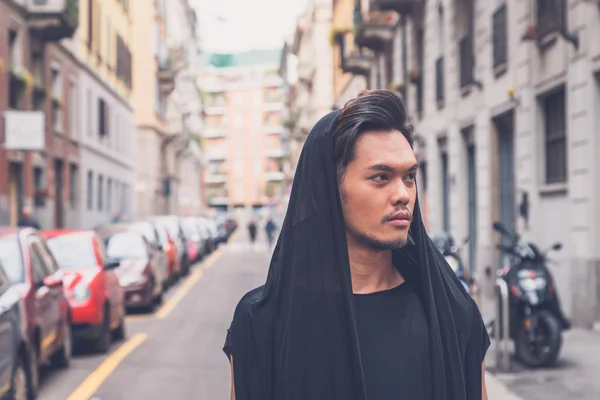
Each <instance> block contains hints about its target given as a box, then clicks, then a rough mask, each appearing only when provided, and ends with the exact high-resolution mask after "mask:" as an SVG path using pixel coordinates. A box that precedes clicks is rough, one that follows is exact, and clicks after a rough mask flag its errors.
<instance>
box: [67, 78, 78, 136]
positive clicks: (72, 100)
mask: <svg viewBox="0 0 600 400" xmlns="http://www.w3.org/2000/svg"><path fill="white" fill-rule="evenodd" d="M78 109H79V103H78V102H77V87H76V86H75V84H74V83H73V82H71V83H70V85H69V135H70V136H71V137H76V135H77V134H78V132H77V114H78Z"/></svg>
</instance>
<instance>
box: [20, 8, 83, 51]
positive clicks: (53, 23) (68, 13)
mask: <svg viewBox="0 0 600 400" xmlns="http://www.w3.org/2000/svg"><path fill="white" fill-rule="evenodd" d="M25 1H26V5H27V11H28V12H29V16H30V19H29V21H28V25H29V28H30V29H31V30H33V31H36V32H38V33H39V37H40V38H42V40H45V41H59V40H61V39H64V38H69V37H72V36H73V34H74V33H75V31H76V30H77V27H78V26H79V0H25Z"/></svg>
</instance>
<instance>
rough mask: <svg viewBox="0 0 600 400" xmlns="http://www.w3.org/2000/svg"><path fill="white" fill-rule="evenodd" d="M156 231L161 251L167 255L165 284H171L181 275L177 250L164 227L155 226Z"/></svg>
mask: <svg viewBox="0 0 600 400" xmlns="http://www.w3.org/2000/svg"><path fill="white" fill-rule="evenodd" d="M156 230H157V231H158V236H159V237H160V243H161V244H162V247H163V251H164V252H165V254H166V255H167V283H168V284H172V283H174V282H176V281H177V279H179V276H180V275H181V259H180V257H179V250H178V249H177V246H176V245H175V240H173V238H172V237H171V235H170V234H169V231H168V230H167V228H166V227H165V226H164V225H161V224H156Z"/></svg>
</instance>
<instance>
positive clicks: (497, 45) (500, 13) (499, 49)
mask: <svg viewBox="0 0 600 400" xmlns="http://www.w3.org/2000/svg"><path fill="white" fill-rule="evenodd" d="M506 16H507V14H506V4H503V5H502V6H501V7H500V8H498V10H496V12H495V13H494V15H493V16H492V43H493V45H494V49H493V57H494V59H493V62H494V64H493V65H494V68H497V67H500V66H502V65H504V64H506V62H507V61H508V34H507V29H508V24H507V20H506Z"/></svg>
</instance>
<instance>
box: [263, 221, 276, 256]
mask: <svg viewBox="0 0 600 400" xmlns="http://www.w3.org/2000/svg"><path fill="white" fill-rule="evenodd" d="M275 228H276V225H275V222H273V218H271V217H269V218H268V219H267V223H266V224H265V233H266V234H267V240H268V242H269V249H271V248H272V246H273V236H274V235H275Z"/></svg>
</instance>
